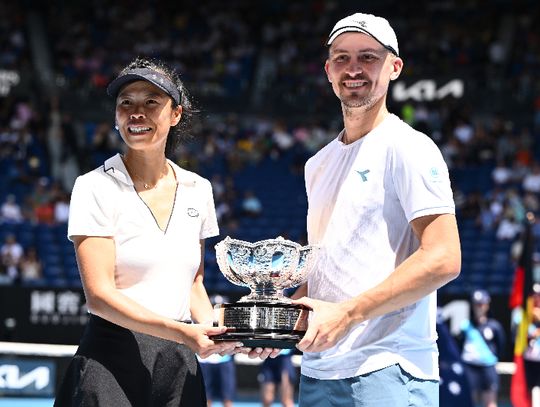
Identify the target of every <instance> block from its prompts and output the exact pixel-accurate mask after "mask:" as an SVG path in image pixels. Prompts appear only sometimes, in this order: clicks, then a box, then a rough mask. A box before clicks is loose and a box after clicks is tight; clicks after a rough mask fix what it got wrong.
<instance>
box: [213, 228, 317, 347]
mask: <svg viewBox="0 0 540 407" xmlns="http://www.w3.org/2000/svg"><path fill="white" fill-rule="evenodd" d="M215 248H216V258H217V263H218V266H219V269H220V270H221V272H222V273H223V275H224V276H225V277H226V278H227V279H228V280H229V281H230V282H232V283H234V284H237V285H240V286H245V287H248V288H249V289H250V291H251V292H250V293H249V294H248V295H246V296H244V297H242V298H241V299H240V300H239V301H238V302H236V303H234V304H217V305H216V306H215V307H214V309H215V311H216V319H217V322H218V323H219V325H225V326H227V327H228V328H229V329H228V330H227V332H226V333H224V334H221V335H217V336H214V337H212V339H214V340H240V341H242V342H243V343H244V346H248V347H273V348H292V347H294V345H295V344H296V343H297V342H298V341H299V340H300V339H301V338H302V336H303V335H304V334H305V331H306V328H307V327H306V323H307V312H308V310H307V309H306V308H305V307H303V306H301V305H295V304H292V303H291V300H290V299H289V298H287V297H286V296H285V295H284V294H283V290H284V289H287V288H291V287H296V286H298V285H300V284H302V283H304V282H305V281H306V280H307V277H308V275H309V272H310V271H311V270H312V269H313V265H314V264H315V261H316V254H317V251H318V247H316V246H301V245H299V244H298V243H295V242H292V241H290V240H286V239H284V238H283V237H281V236H280V237H278V238H275V239H267V240H261V241H258V242H255V243H250V242H246V241H243V240H237V239H231V238H230V237H226V238H225V239H224V240H222V241H221V242H219V243H218V244H217V245H216V246H215Z"/></svg>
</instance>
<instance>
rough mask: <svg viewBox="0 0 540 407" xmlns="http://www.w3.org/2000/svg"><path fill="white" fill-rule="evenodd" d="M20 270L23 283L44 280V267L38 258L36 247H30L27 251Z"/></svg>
mask: <svg viewBox="0 0 540 407" xmlns="http://www.w3.org/2000/svg"><path fill="white" fill-rule="evenodd" d="M19 268H20V275H21V280H22V281H23V282H25V281H33V280H39V279H41V278H42V269H43V266H42V264H41V261H40V260H39V258H38V256H37V251H36V249H35V247H29V248H28V249H26V252H25V253H24V254H23V256H22V258H21V261H20V267H19Z"/></svg>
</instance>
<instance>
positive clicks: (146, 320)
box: [73, 236, 239, 358]
mask: <svg viewBox="0 0 540 407" xmlns="http://www.w3.org/2000/svg"><path fill="white" fill-rule="evenodd" d="M73 242H74V244H75V252H76V255H77V262H78V265H79V271H80V274H81V280H82V284H83V288H84V292H85V296H86V301H87V305H88V309H89V310H90V312H91V313H93V314H95V315H98V316H100V317H102V318H104V319H106V320H108V321H111V322H113V323H115V324H117V325H120V326H123V327H125V328H127V329H131V330H133V331H137V332H142V333H145V334H148V335H153V336H158V337H160V338H164V339H168V340H171V341H175V342H179V343H184V344H186V345H187V346H188V347H189V348H191V349H192V350H193V351H195V352H197V353H198V354H199V355H200V356H201V357H203V358H204V357H207V356H209V355H210V354H212V353H222V352H229V351H231V350H233V349H234V348H235V347H236V346H238V345H239V344H238V343H230V342H221V343H214V342H213V341H211V340H210V339H209V338H208V335H217V334H220V333H223V332H224V331H225V328H223V327H205V326H201V325H191V324H183V323H181V322H178V321H175V320H173V319H170V318H165V317H162V316H160V315H158V314H156V313H154V312H152V311H150V310H149V309H147V308H145V307H143V306H142V305H140V304H138V303H137V302H135V301H133V300H132V299H131V298H129V297H127V296H126V295H124V294H123V293H122V292H120V291H119V290H117V289H116V285H115V280H114V264H115V245H114V241H113V239H112V238H106V237H91V236H74V237H73Z"/></svg>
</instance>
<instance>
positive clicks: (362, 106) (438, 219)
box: [294, 13, 461, 407]
mask: <svg viewBox="0 0 540 407" xmlns="http://www.w3.org/2000/svg"><path fill="white" fill-rule="evenodd" d="M327 45H328V46H329V55H328V59H327V60H326V64H325V71H326V74H327V77H328V80H329V82H330V83H331V84H332V88H333V90H334V93H335V94H336V96H337V97H338V99H339V100H340V101H341V107H342V111H343V120H344V125H345V128H344V130H343V131H342V132H341V133H340V134H339V135H338V137H337V138H336V139H335V140H333V141H332V142H330V143H329V144H328V145H327V146H325V147H324V148H322V149H321V150H320V151H319V152H318V153H317V154H316V155H315V156H314V157H312V158H311V159H310V160H309V161H308V162H307V163H306V168H305V174H306V190H307V196H308V204H309V209H308V218H307V222H308V238H309V241H310V243H311V244H317V245H320V246H321V247H322V249H321V254H320V257H319V260H318V263H317V266H316V267H315V269H314V270H313V272H312V273H311V274H310V276H309V279H308V282H307V284H305V285H304V286H301V287H300V288H299V289H298V291H297V292H296V293H295V294H294V298H295V299H297V300H296V301H295V303H297V304H303V305H305V306H308V307H309V308H311V310H312V312H311V316H310V321H309V327H308V330H307V332H306V334H305V336H304V338H303V339H302V340H301V341H300V342H299V343H298V345H297V346H298V348H299V349H300V350H301V351H303V352H304V355H303V361H302V367H301V373H302V375H301V379H300V399H299V402H300V406H310V407H313V406H336V405H343V406H377V407H380V406H392V407H395V406H411V405H418V406H423V407H425V406H434V405H438V392H439V387H438V377H439V375H438V366H437V345H436V333H435V324H436V293H435V290H436V289H437V288H439V287H441V286H442V285H444V284H446V283H447V282H449V281H450V280H452V279H454V278H455V277H456V276H457V275H458V274H459V270H460V257H461V254H460V245H459V237H458V231H457V225H456V219H455V215H454V213H455V208H454V202H453V199H452V191H451V189H450V182H449V177H448V169H447V167H446V164H445V163H444V161H443V158H442V156H441V153H440V151H439V150H438V148H437V147H436V146H435V144H434V143H433V142H432V141H431V140H430V139H429V138H428V137H427V136H425V135H424V134H421V133H419V132H417V131H415V130H414V129H412V128H411V127H409V126H408V125H407V124H405V123H404V122H402V121H401V120H400V119H399V118H398V117H396V116H394V115H392V114H390V113H389V112H388V110H387V107H386V95H387V92H388V86H389V83H390V81H391V80H395V79H396V78H397V77H398V76H399V74H400V73H401V70H402V67H403V61H402V59H401V58H400V57H399V49H398V42H397V39H396V35H395V33H394V30H393V29H392V28H391V27H390V24H389V23H388V21H386V20H385V19H383V18H380V17H376V16H373V15H366V14H361V13H357V14H354V15H351V16H349V17H346V18H344V19H342V20H340V21H339V22H338V23H337V24H336V25H335V27H334V29H333V30H332V32H331V34H330V37H329V39H328V42H327ZM304 295H306V296H307V297H306V298H300V297H302V296H304Z"/></svg>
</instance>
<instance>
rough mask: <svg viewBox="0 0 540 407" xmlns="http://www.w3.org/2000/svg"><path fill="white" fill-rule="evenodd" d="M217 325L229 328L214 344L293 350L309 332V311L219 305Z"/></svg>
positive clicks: (270, 304)
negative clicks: (236, 342) (240, 344)
mask: <svg viewBox="0 0 540 407" xmlns="http://www.w3.org/2000/svg"><path fill="white" fill-rule="evenodd" d="M214 309H215V311H216V312H217V314H218V315H217V322H218V324H219V325H224V326H226V327H228V328H229V329H228V330H227V332H225V333H223V334H220V335H216V336H212V337H211V339H212V340H215V341H239V342H242V343H243V344H244V346H245V347H249V348H254V347H260V348H279V349H291V348H294V347H295V345H296V344H297V343H298V341H300V339H302V337H303V336H304V334H305V333H306V329H307V313H308V309H307V308H306V307H304V306H302V305H293V304H288V303H281V302H255V301H253V302H238V303H235V304H218V305H216V306H215V307H214Z"/></svg>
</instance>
